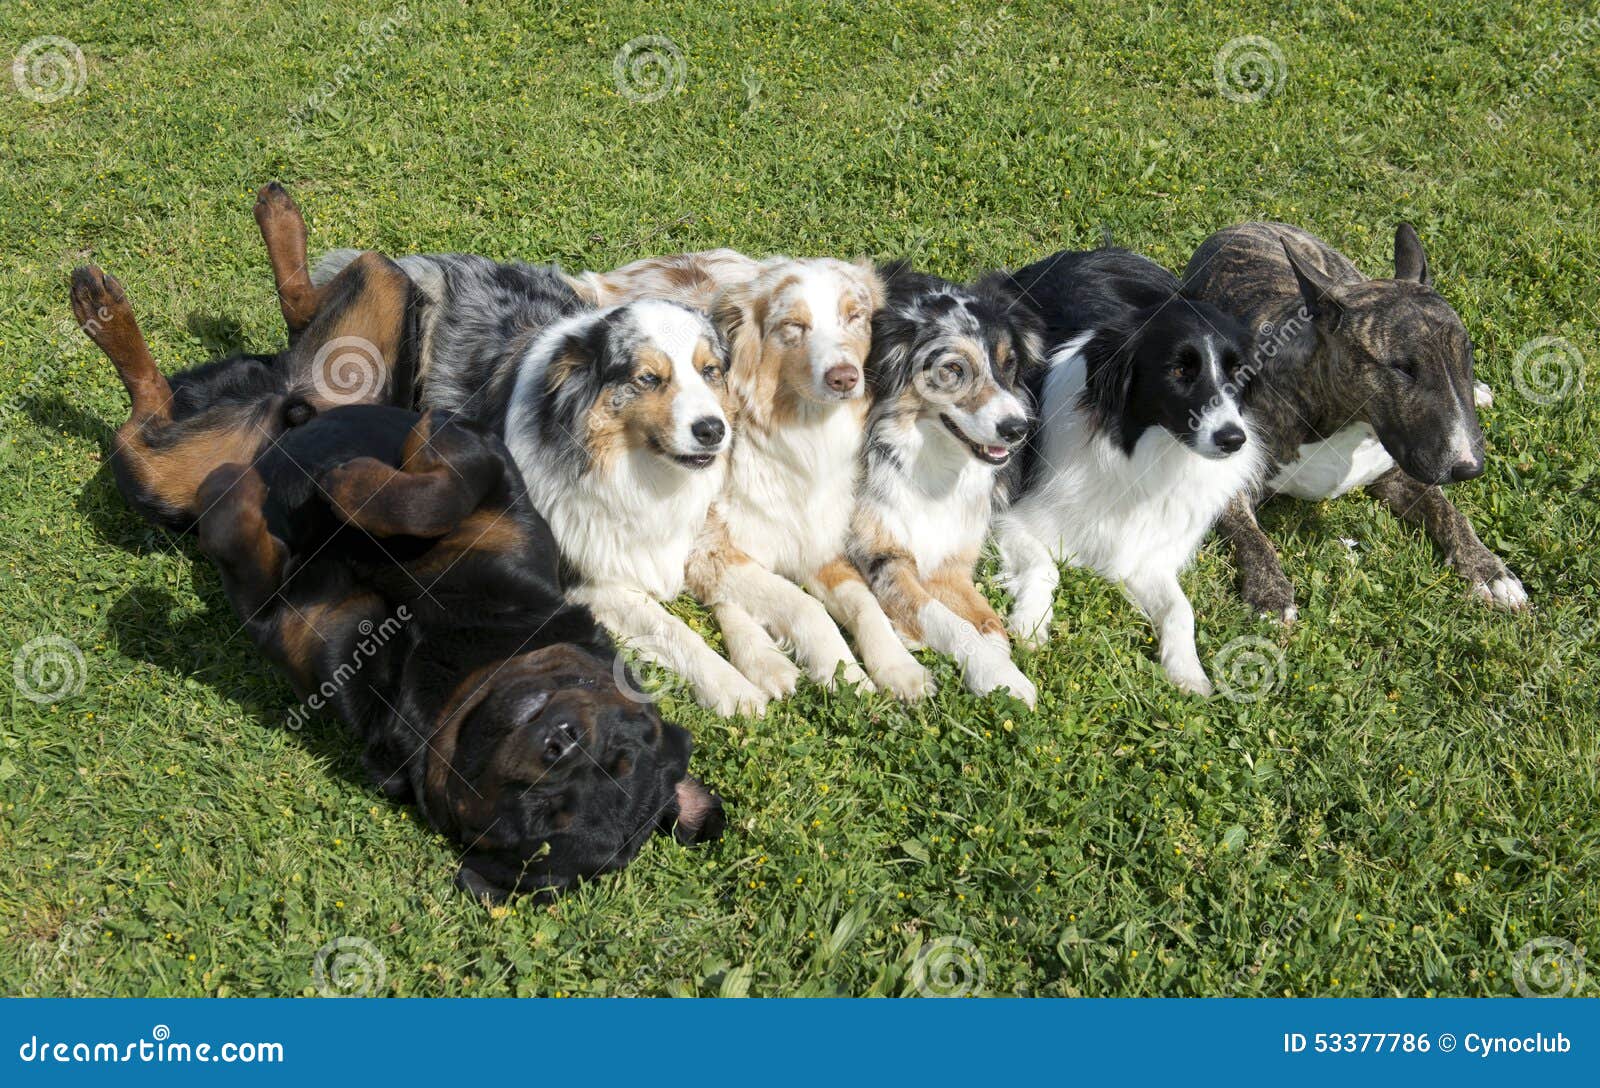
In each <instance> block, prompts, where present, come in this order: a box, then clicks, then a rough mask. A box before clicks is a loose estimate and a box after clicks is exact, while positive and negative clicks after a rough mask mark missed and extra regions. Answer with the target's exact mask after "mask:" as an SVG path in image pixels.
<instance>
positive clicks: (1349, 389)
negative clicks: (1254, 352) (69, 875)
mask: <svg viewBox="0 0 1600 1088" xmlns="http://www.w3.org/2000/svg"><path fill="white" fill-rule="evenodd" d="M1283 248H1284V252H1285V254H1286V255H1287V256H1288V258H1289V265H1290V267H1292V268H1293V269H1294V275H1295V279H1296V280H1297V281H1298V282H1299V285H1300V293H1301V295H1302V296H1304V298H1305V303H1306V309H1307V311H1308V312H1309V313H1310V315H1311V319H1312V324H1313V325H1314V326H1315V328H1316V333H1317V338H1318V341H1319V348H1320V350H1321V351H1323V352H1326V353H1327V358H1328V360H1329V362H1330V364H1331V366H1330V367H1329V369H1328V371H1327V373H1329V374H1330V375H1332V376H1334V380H1335V381H1336V382H1337V383H1338V385H1339V386H1340V387H1341V390H1342V392H1343V394H1344V395H1345V396H1349V397H1353V398H1354V404H1356V405H1361V407H1360V408H1359V409H1358V411H1359V412H1360V414H1361V416H1362V417H1363V418H1365V419H1366V420H1367V421H1368V422H1369V423H1370V424H1371V425H1372V429H1373V430H1374V431H1376V432H1377V435H1378V440H1379V441H1381V442H1382V443H1383V446H1384V449H1385V450H1387V451H1388V452H1389V455H1390V456H1391V457H1393V458H1394V459H1395V461H1396V462H1397V463H1398V464H1399V466H1400V467H1401V469H1403V470H1404V471H1405V473H1406V474H1407V475H1408V476H1411V477H1412V478H1413V479H1416V480H1420V481H1422V482H1424V483H1430V484H1445V483H1449V482H1451V481H1452V480H1470V479H1472V478H1473V477H1474V476H1477V475H1478V474H1479V473H1481V472H1482V471H1483V432H1482V431H1481V430H1480V429H1479V427H1478V415H1477V411H1476V409H1475V408H1474V406H1473V384H1472V339H1471V337H1469V336H1468V335H1467V329H1466V326H1465V325H1463V324H1462V323H1461V318H1460V317H1458V316H1457V315H1456V312H1455V310H1453V309H1452V308H1451V307H1450V304H1449V303H1448V302H1446V301H1445V300H1444V298H1443V297H1442V296H1440V294H1439V293H1438V292H1437V291H1435V290H1434V289H1433V276H1432V274H1431V272H1430V271H1429V269H1428V257H1427V254H1425V253H1424V252H1423V250H1422V242H1421V240H1420V239H1419V238H1418V237H1417V232H1416V231H1415V230H1414V229H1412V227H1411V224H1409V223H1402V224H1400V226H1399V228H1398V229H1397V230H1396V231H1395V236H1394V279H1384V280H1362V281H1359V282H1354V283H1351V282H1342V283H1341V282H1335V281H1334V280H1332V279H1330V278H1329V277H1328V276H1327V275H1325V274H1324V273H1323V272H1322V271H1321V270H1320V269H1319V267H1318V265H1317V262H1316V261H1315V260H1313V259H1312V258H1311V257H1310V256H1309V255H1307V254H1305V253H1302V252H1298V247H1297V246H1296V245H1294V244H1292V243H1290V242H1288V241H1284V243H1283Z"/></svg>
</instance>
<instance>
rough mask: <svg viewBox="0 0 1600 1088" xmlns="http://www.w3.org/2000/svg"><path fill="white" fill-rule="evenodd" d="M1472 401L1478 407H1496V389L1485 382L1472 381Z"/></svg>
mask: <svg viewBox="0 0 1600 1088" xmlns="http://www.w3.org/2000/svg"><path fill="white" fill-rule="evenodd" d="M1472 403H1473V406H1474V407H1477V408H1492V407H1494V390H1493V389H1490V388H1489V387H1488V386H1487V385H1485V384H1484V383H1483V382H1473V383H1472Z"/></svg>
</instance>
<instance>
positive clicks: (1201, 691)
mask: <svg viewBox="0 0 1600 1088" xmlns="http://www.w3.org/2000/svg"><path fill="white" fill-rule="evenodd" d="M1162 667H1163V668H1165V669H1166V670H1167V679H1168V680H1171V681H1172V683H1173V685H1174V686H1175V687H1178V688H1180V689H1181V690H1183V691H1187V692H1188V693H1189V694H1191V695H1210V694H1211V692H1212V690H1213V689H1212V687H1211V680H1210V679H1209V678H1208V677H1207V676H1206V670H1205V669H1204V668H1203V667H1202V666H1201V664H1200V662H1198V661H1167V662H1164V663H1163V666H1162Z"/></svg>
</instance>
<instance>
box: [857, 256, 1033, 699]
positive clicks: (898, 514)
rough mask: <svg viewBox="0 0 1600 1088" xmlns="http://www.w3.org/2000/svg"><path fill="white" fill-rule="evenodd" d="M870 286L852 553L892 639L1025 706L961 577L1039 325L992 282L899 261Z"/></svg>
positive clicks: (1023, 417) (1020, 401)
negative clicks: (874, 303)
mask: <svg viewBox="0 0 1600 1088" xmlns="http://www.w3.org/2000/svg"><path fill="white" fill-rule="evenodd" d="M883 278H884V283H885V285H886V299H885V302H884V305H883V308H882V309H880V310H879V311H878V314H877V316H876V317H875V318H874V319H873V326H872V353H871V355H869V356H868V359H867V377H868V381H869V382H870V383H871V385H872V408H871V411H870V413H869V415H868V419H867V440H866V447H865V450H864V453H863V458H862V462H863V469H862V479H861V483H860V486H859V488H858V492H857V497H856V510H855V517H854V520H853V523H852V527H851V533H850V555H851V558H852V559H853V560H854V561H855V563H856V565H857V567H859V568H860V570H861V572H862V573H863V574H864V575H865V576H866V578H867V581H868V583H869V584H870V585H871V586H872V589H873V592H874V593H876V594H877V596H878V599H879V601H881V602H882V604H883V607H884V611H885V612H887V613H888V615H889V617H890V618H891V619H892V620H893V621H894V624H895V627H896V628H897V630H898V631H899V634H900V636H901V637H902V638H904V639H906V640H908V641H910V642H913V643H923V644H925V645H927V646H929V647H931V648H932V649H934V650H937V651H938V652H940V653H943V654H947V655H949V656H951V657H954V658H955V659H956V660H957V662H958V663H959V664H960V665H961V668H962V673H963V676H964V679H965V681H966V684H967V686H968V687H969V688H970V689H971V690H973V691H975V692H978V693H979V694H982V693H985V692H990V691H995V690H997V689H998V690H1004V691H1007V692H1009V693H1010V694H1012V695H1014V696H1016V697H1017V698H1019V699H1022V700H1023V701H1024V702H1026V703H1027V704H1028V705H1029V706H1032V705H1033V703H1034V701H1035V700H1036V698H1037V692H1036V691H1035V689H1034V686H1033V683H1032V682H1031V681H1029V680H1028V678H1027V677H1026V676H1024V675H1023V674H1022V672H1021V671H1020V670H1019V669H1018V668H1017V667H1016V665H1014V664H1013V663H1012V661H1011V644H1010V641H1009V640H1008V639H1007V637H1006V633H1005V624H1004V623H1003V622H1002V621H1001V619H1000V617H999V616H998V615H997V614H996V613H995V611H994V609H993V608H992V607H991V606H990V604H989V602H988V601H987V600H986V599H985V598H984V596H983V594H982V592H980V591H979V589H978V587H977V586H976V585H974V584H973V574H974V571H975V569H976V567H977V562H978V554H979V551H980V549H981V548H982V547H983V541H984V539H985V538H986V537H987V536H988V533H989V525H990V521H991V519H992V517H993V515H994V512H995V510H996V509H998V508H1000V507H1001V506H1003V505H1004V504H1005V502H1006V499H1007V494H1008V491H1007V485H1008V480H1009V478H1008V476H1007V475H1006V473H1005V471H1004V470H1005V468H1006V466H1007V465H1008V464H1009V463H1010V461H1011V459H1012V457H1013V456H1014V455H1015V453H1016V451H1017V450H1019V449H1020V448H1021V446H1022V444H1023V442H1024V441H1026V439H1027V437H1028V429H1029V426H1030V423H1031V420H1032V418H1033V398H1032V395H1031V394H1030V393H1029V390H1028V381H1029V377H1030V374H1031V372H1032V371H1033V370H1034V369H1035V368H1036V367H1037V366H1038V365H1039V360H1040V359H1041V357H1042V354H1041V348H1042V346H1043V341H1042V338H1041V328H1040V325H1039V322H1038V320H1037V319H1036V318H1035V317H1034V315H1033V314H1032V313H1031V312H1030V311H1029V310H1028V308H1027V307H1025V306H1019V305H1018V304H1017V300H1016V298H1015V296H1014V295H1013V294H1012V293H1011V292H1010V291H1009V290H1008V289H1007V288H1006V287H1005V285H1004V283H1003V282H1002V281H1001V280H999V279H997V278H993V277H990V278H986V279H983V280H980V281H979V282H977V283H975V284H972V285H970V286H962V285H960V284H955V283H950V282H948V281H946V280H942V279H939V278H938V277H936V276H930V275H925V274H922V273H918V272H913V271H911V270H910V269H909V268H908V267H907V266H905V265H904V264H896V265H890V266H888V267H887V268H885V269H884V270H883ZM863 652H865V651H863Z"/></svg>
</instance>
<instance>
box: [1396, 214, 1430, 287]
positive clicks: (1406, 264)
mask: <svg viewBox="0 0 1600 1088" xmlns="http://www.w3.org/2000/svg"><path fill="white" fill-rule="evenodd" d="M1394 278H1395V279H1397V280H1416V281H1417V282H1418V283H1420V284H1422V286H1424V287H1432V286H1433V270H1432V269H1431V268H1429V267H1428V255H1427V254H1426V253H1424V252H1423V251H1422V239H1421V238H1418V237H1417V231H1416V228H1414V227H1413V226H1412V225H1411V224H1410V223H1401V224H1400V225H1399V226H1398V227H1396V228H1395V230H1394Z"/></svg>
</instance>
